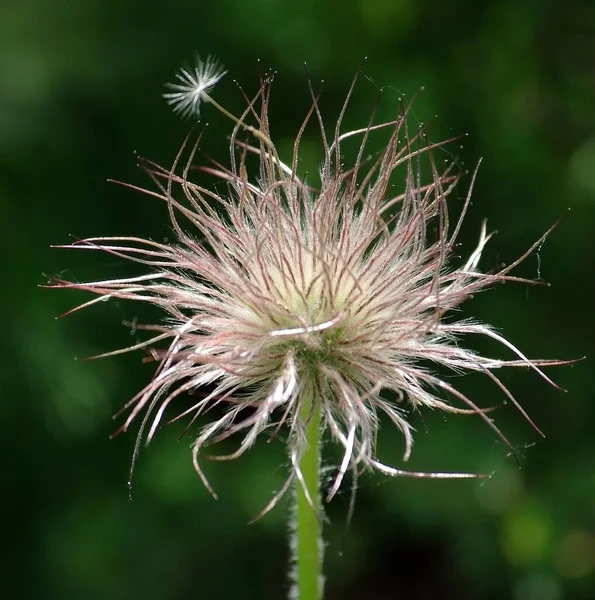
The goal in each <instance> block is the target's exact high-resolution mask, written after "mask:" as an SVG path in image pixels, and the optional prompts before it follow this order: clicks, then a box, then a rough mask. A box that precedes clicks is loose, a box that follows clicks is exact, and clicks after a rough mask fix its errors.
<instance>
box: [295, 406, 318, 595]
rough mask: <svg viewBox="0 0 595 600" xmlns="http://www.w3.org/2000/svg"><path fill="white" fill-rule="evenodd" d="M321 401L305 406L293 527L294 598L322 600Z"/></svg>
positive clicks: (303, 409)
mask: <svg viewBox="0 0 595 600" xmlns="http://www.w3.org/2000/svg"><path fill="white" fill-rule="evenodd" d="M320 416H321V410H320V402H318V401H317V400H316V398H315V396H312V397H311V400H309V401H306V402H304V403H303V406H302V410H301V413H300V418H302V419H303V420H304V421H305V422H306V423H307V425H306V441H307V447H306V451H305V452H304V455H303V457H302V459H301V462H300V469H301V472H302V475H303V478H304V479H303V483H304V485H302V483H300V482H296V484H295V510H294V523H293V528H292V530H293V531H292V535H293V540H292V551H293V557H292V558H293V569H294V587H293V590H292V596H291V597H292V599H296V600H320V599H321V598H322V586H323V581H324V579H323V576H322V555H323V550H324V545H323V542H322V511H321V503H320V489H319V486H320V437H321V428H320Z"/></svg>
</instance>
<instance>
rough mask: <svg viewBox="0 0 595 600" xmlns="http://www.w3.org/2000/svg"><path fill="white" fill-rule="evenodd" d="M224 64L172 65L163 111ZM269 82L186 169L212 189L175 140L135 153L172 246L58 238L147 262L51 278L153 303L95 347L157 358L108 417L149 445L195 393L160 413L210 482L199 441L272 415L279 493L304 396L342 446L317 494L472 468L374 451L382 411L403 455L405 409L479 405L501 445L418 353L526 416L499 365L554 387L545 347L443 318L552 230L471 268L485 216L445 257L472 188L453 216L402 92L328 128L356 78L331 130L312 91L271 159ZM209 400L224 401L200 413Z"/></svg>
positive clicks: (300, 444) (185, 103)
mask: <svg viewBox="0 0 595 600" xmlns="http://www.w3.org/2000/svg"><path fill="white" fill-rule="evenodd" d="M223 73H224V72H223V71H221V68H220V67H219V66H218V64H217V62H216V61H215V60H213V59H209V60H207V62H206V63H204V64H199V65H198V66H197V67H196V69H195V70H194V72H193V73H191V72H190V71H187V70H182V71H181V72H180V73H179V74H178V76H177V77H178V79H179V80H180V81H181V82H182V85H180V84H170V87H171V88H172V89H175V90H176V92H175V93H172V94H168V95H167V96H166V97H167V98H168V101H169V102H170V103H171V104H172V105H174V110H177V111H178V112H183V113H189V112H197V111H198V107H199V104H200V100H201V98H202V97H203V95H204V91H205V90H207V89H209V88H210V87H212V86H213V85H214V84H215V83H216V82H217V81H218V80H219V79H220V78H221V77H222V76H223ZM356 79H357V78H356ZM271 85H272V82H271V80H264V81H262V82H261V86H260V89H259V91H258V93H257V95H256V97H255V98H253V99H252V100H249V101H248V102H247V108H246V111H245V113H244V114H243V115H242V116H241V117H240V118H233V119H234V121H235V126H234V129H233V131H232V134H231V143H230V164H229V166H223V165H220V164H218V163H215V162H211V164H210V165H209V166H203V167H200V170H201V171H202V172H203V173H207V174H210V175H212V176H214V177H216V178H218V179H219V180H221V181H222V182H224V183H225V184H227V186H226V187H227V191H226V192H225V193H223V192H221V186H219V187H218V191H214V189H210V188H208V187H204V186H203V185H202V184H201V183H197V182H195V181H192V180H191V177H190V167H191V165H192V164H193V161H194V155H195V150H196V147H195V148H194V149H191V150H187V149H186V146H187V144H186V145H185V147H183V148H182V150H181V151H180V154H179V155H178V157H177V159H176V161H175V163H174V165H173V166H172V168H171V169H164V168H161V167H159V166H157V165H155V164H152V163H147V164H146V165H145V168H146V170H147V172H148V174H149V175H150V176H151V178H152V179H153V181H154V183H155V185H156V191H147V193H148V194H149V195H151V196H154V197H156V198H158V199H160V200H162V201H163V202H164V204H165V206H166V208H167V210H168V214H169V218H170V220H171V226H172V228H173V231H174V232H175V237H176V241H175V243H166V242H155V241H152V240H148V239H141V238H136V237H126V236H125V237H97V238H89V239H86V240H83V241H77V242H75V243H74V244H72V245H70V247H72V248H77V249H80V250H101V251H104V252H107V253H109V254H111V255H113V256H117V257H120V258H124V259H127V260H130V261H132V262H135V263H138V264H141V265H143V266H145V267H146V273H145V274H142V275H137V276H131V277H127V278H118V279H109V280H105V281H94V282H89V283H72V282H65V281H57V282H56V283H55V285H56V286H58V287H68V288H75V289H79V290H86V291H88V292H93V293H94V294H96V295H97V296H98V297H97V298H95V299H93V300H91V301H89V302H87V303H85V304H83V305H82V307H86V306H89V305H91V304H94V303H95V302H98V301H100V300H103V299H106V298H118V299H123V300H135V301H141V302H146V303H150V304H153V305H155V306H157V307H159V308H160V309H161V310H162V311H163V312H164V313H165V315H166V316H167V318H165V319H164V320H162V322H161V323H160V324H157V325H151V326H146V325H145V326H144V327H143V329H145V330H147V331H152V332H153V334H154V335H153V336H152V337H150V338H149V339H147V340H144V341H141V342H139V343H137V344H135V345H133V346H131V347H129V348H125V349H123V350H117V351H114V352H108V353H107V354H105V355H103V356H110V355H114V354H119V353H121V352H128V351H132V350H140V349H149V351H150V354H151V356H152V357H153V358H154V359H155V360H156V361H157V363H158V365H157V368H156V371H155V375H154V376H153V378H152V380H151V381H150V382H149V383H148V384H147V385H146V386H145V387H144V388H143V389H142V390H141V391H140V392H139V393H138V394H137V395H136V396H135V397H134V398H133V399H132V400H130V401H129V402H128V403H127V404H126V406H125V410H129V411H130V412H129V415H128V417H127V418H126V420H125V422H124V424H123V426H122V430H127V429H128V428H129V427H130V425H131V423H132V422H133V420H135V418H136V417H138V416H139V415H141V414H143V418H142V425H141V428H140V433H139V438H138V439H139V442H140V440H144V439H146V440H147V441H150V440H151V439H152V438H153V436H154V435H155V432H156V431H157V429H158V427H159V426H160V424H161V423H162V422H163V420H164V416H165V413H166V410H167V409H168V408H170V407H172V408H173V407H174V405H175V403H176V401H177V400H179V399H180V397H181V396H182V395H186V394H188V393H189V392H193V396H192V398H194V399H195V401H194V403H193V405H192V406H191V407H190V408H187V409H185V410H182V411H179V412H178V413H177V414H176V415H175V416H174V417H173V418H171V417H169V421H176V420H178V419H180V418H182V417H190V425H189V427H190V426H192V425H193V424H194V423H195V422H196V421H199V420H200V421H202V422H203V424H202V428H201V429H200V431H199V433H198V434H197V437H196V439H195V441H194V442H193V445H192V454H193V460H194V466H195V468H196V470H197V472H198V473H199V475H200V476H201V478H202V480H203V482H204V483H205V485H206V486H207V487H208V488H209V489H211V488H210V486H209V483H208V482H207V480H206V478H205V476H204V474H203V471H202V469H201V466H200V457H201V452H202V451H203V449H204V448H205V446H206V445H208V444H214V443H216V442H219V441H221V440H224V439H227V438H230V437H232V436H234V437H236V436H239V437H240V442H239V446H238V448H237V450H236V451H235V452H233V453H232V454H231V455H226V456H218V457H215V458H218V459H219V460H228V459H233V458H237V457H239V456H240V455H242V454H243V453H244V452H246V450H248V449H249V448H250V447H251V446H252V445H253V444H254V442H255V440H256V439H257V437H258V436H259V435H260V434H261V433H263V432H265V431H268V432H270V434H271V435H273V436H275V435H276V434H277V432H279V431H280V430H281V429H282V430H283V432H284V433H283V436H284V438H285V439H286V444H287V452H288V456H289V459H290V463H291V469H290V474H289V477H288V480H287V484H286V485H285V486H284V488H283V490H282V491H281V493H282V492H283V491H284V490H286V489H287V487H288V485H289V483H290V482H291V481H292V480H293V479H294V478H296V477H297V479H298V480H301V477H300V471H299V464H300V458H301V456H302V454H303V452H304V449H305V444H306V441H305V440H306V436H305V428H306V425H307V420H308V419H307V417H304V414H307V411H304V410H302V409H303V407H304V406H305V404H304V403H305V402H306V401H308V402H311V401H312V398H313V399H314V401H315V402H316V403H318V405H319V406H320V408H321V411H322V423H323V427H324V430H325V432H326V436H328V438H330V439H332V440H334V441H335V442H336V443H338V444H339V445H340V446H341V447H342V449H343V459H342V461H341V463H340V464H339V465H338V467H337V469H336V474H335V478H334V480H333V482H332V485H331V486H330V490H329V497H332V496H333V495H334V493H336V491H337V490H338V488H339V486H340V484H341V481H342V479H343V477H344V475H345V473H346V472H347V471H348V470H350V469H351V470H352V471H353V473H354V475H356V474H358V473H360V472H361V470H362V469H373V470H378V471H381V472H382V473H384V474H388V475H410V476H415V477H470V476H473V475H470V474H466V473H459V474H457V473H419V472H411V471H405V470H403V469H400V468H397V467H394V466H390V465H387V464H384V463H383V462H381V461H380V460H378V458H377V456H376V438H377V433H378V430H379V423H380V419H381V415H385V417H387V418H388V420H390V421H391V422H392V424H393V425H394V426H395V427H396V428H397V429H398V430H399V432H400V433H401V434H402V436H403V438H404V453H403V459H404V460H407V459H408V458H409V455H410V453H411V449H412V443H413V436H412V426H411V424H410V418H409V417H410V413H411V412H413V411H421V410H423V409H424V408H432V409H440V410H443V411H446V412H449V413H458V414H469V413H472V414H476V415H478V416H479V417H480V418H481V419H483V420H484V421H485V423H486V424H487V425H488V426H489V427H490V428H491V429H492V430H493V432H494V433H495V434H496V435H497V436H498V437H499V438H501V439H502V440H503V441H504V442H506V443H508V442H507V440H506V438H505V437H504V435H503V434H502V433H501V432H500V430H499V429H498V428H497V427H496V425H495V424H494V423H493V421H492V419H491V418H490V417H489V416H488V415H487V412H488V409H486V408H480V407H479V406H478V405H477V404H476V403H475V402H474V401H473V400H472V399H471V398H469V397H467V396H466V395H464V394H463V393H462V392H460V391H459V390H458V389H457V388H456V386H455V384H454V383H452V380H451V379H448V380H446V379H444V378H442V377H441V376H440V375H439V374H438V371H435V370H433V369H431V368H430V365H435V366H437V367H441V368H442V370H444V368H445V369H446V370H450V371H451V372H453V373H455V374H462V373H465V372H479V373H483V374H485V375H486V377H488V378H489V379H490V380H491V381H492V382H493V383H494V385H496V386H497V387H498V388H499V389H500V390H501V392H502V393H503V395H504V398H505V399H506V400H508V401H510V402H511V403H512V404H513V405H514V406H516V408H517V409H518V410H519V411H520V412H521V413H522V414H523V415H524V416H525V417H527V415H526V413H525V411H524V410H523V409H522V408H521V406H520V404H519V403H518V402H517V400H516V399H515V398H514V396H513V395H512V393H511V392H510V391H509V389H508V388H507V387H506V386H505V384H504V383H502V381H501V380H500V379H499V377H498V375H497V372H498V371H499V370H500V369H502V368H503V367H527V368H529V369H532V370H533V371H535V372H537V373H538V374H539V375H540V376H541V377H542V378H543V379H545V380H546V381H548V382H549V383H552V382H551V380H550V379H549V378H548V377H547V376H546V375H545V374H544V373H543V372H542V371H541V369H540V366H544V365H552V364H560V361H544V360H530V359H529V358H527V357H526V356H525V355H524V354H523V353H522V352H521V351H520V350H518V349H517V348H516V347H515V346H514V345H513V344H512V343H510V342H508V341H507V340H506V339H505V338H504V337H502V336H501V335H500V334H499V333H497V332H496V331H495V330H494V329H492V328H491V327H490V326H489V325H486V324H483V323H479V322H477V321H474V320H469V319H467V320H456V319H455V318H454V316H455V313H454V312H453V311H454V310H455V309H456V308H457V307H458V306H459V305H460V304H461V303H462V302H464V301H465V300H466V299H467V298H469V297H470V296H471V295H472V294H474V293H476V292H479V291H481V290H484V289H485V288H488V287H490V286H492V285H494V284H496V283H500V282H504V281H511V280H512V281H522V282H525V283H536V282H533V281H530V280H525V279H522V278H519V277H515V276H513V275H511V274H510V272H511V271H512V270H513V269H514V268H515V267H516V266H517V265H518V264H519V263H520V262H521V261H522V260H523V259H524V258H525V257H526V256H528V254H529V253H530V252H531V251H533V250H534V249H535V248H536V247H537V246H538V245H539V244H540V243H542V242H543V240H544V239H545V237H546V236H547V234H548V233H549V231H548V232H547V233H546V234H545V235H544V236H542V238H540V239H539V240H537V241H536V242H535V244H534V245H533V246H532V247H531V248H529V250H528V251H527V252H526V253H525V254H524V255H523V256H521V257H520V258H519V259H518V260H516V261H514V262H513V263H512V264H510V265H508V266H506V267H503V268H501V269H500V270H499V271H496V272H491V273H482V272H480V271H479V262H480V258H481V253H482V250H483V248H484V246H485V245H486V243H487V242H488V240H489V238H490V234H488V233H487V231H486V226H485V224H484V225H483V227H482V229H481V231H480V235H479V241H478V243H477V246H476V248H475V249H474V250H473V251H472V252H471V253H470V254H469V257H468V258H467V259H466V260H460V259H459V258H458V255H459V254H460V249H459V248H458V243H457V238H458V234H459V232H460V230H461V227H462V223H463V219H464V217H465V213H466V212H467V210H468V208H469V205H470V197H471V191H469V193H468V194H467V196H466V199H465V201H464V203H463V207H462V211H461V213H460V214H459V216H458V217H457V218H456V219H454V220H453V219H452V218H451V215H450V214H449V210H448V206H447V199H448V197H449V195H450V194H451V193H452V191H453V190H454V189H455V186H456V185H457V183H458V182H459V179H460V177H461V176H462V172H461V170H460V169H459V166H458V165H457V162H456V160H453V161H451V162H450V163H448V164H446V166H445V165H444V163H441V164H440V165H439V164H438V163H437V161H435V159H434V156H435V154H436V152H437V151H438V150H439V149H441V148H443V147H444V146H445V145H447V144H448V143H449V142H451V141H452V140H446V141H444V142H431V141H430V140H429V139H428V132H427V128H425V127H422V128H416V132H415V133H414V134H410V133H409V128H408V115H409V106H408V105H401V106H399V108H398V111H397V112H396V114H395V118H394V119H393V120H391V121H390V122H386V123H379V124H374V115H373V116H372V118H371V120H370V122H369V123H368V124H367V125H366V126H363V127H362V128H360V129H356V130H352V131H343V126H342V123H343V116H344V114H345V111H346V110H347V107H348V104H349V100H350V96H351V93H352V91H353V86H354V85H355V80H354V82H353V85H352V87H351V90H350V91H349V94H348V96H347V99H346V101H345V105H344V106H343V109H342V111H341V114H340V117H339V119H338V122H337V123H336V125H335V126H334V127H333V131H334V133H333V134H332V135H331V136H330V137H329V136H327V134H326V133H325V127H324V123H323V119H322V115H321V111H320V109H319V105H318V102H317V96H316V95H315V94H314V93H312V105H311V107H310V110H309V111H308V114H307V115H306V118H305V120H304V123H303V125H302V127H301V128H300V130H299V132H298V133H297V136H296V139H295V142H294V152H293V156H292V157H291V159H290V161H289V162H287V163H285V162H283V160H282V158H281V157H280V156H279V153H278V151H277V148H276V147H275V145H274V143H273V142H272V141H271V140H272V135H271V131H270V128H269V121H268V110H269V102H270V97H271ZM216 106H217V105H216ZM223 110H224V109H223ZM224 114H227V115H228V116H229V113H227V112H226V111H224ZM312 117H313V118H314V119H315V120H316V121H317V122H318V125H319V128H320V135H321V140H322V147H323V148H324V161H323V164H322V167H321V173H320V183H319V185H317V186H316V187H311V186H310V185H308V184H307V183H306V182H305V181H304V180H303V179H301V178H300V175H299V173H298V164H299V159H300V143H301V140H302V136H303V134H304V130H305V128H306V126H307V124H308V122H309V121H310V120H311V118H312ZM248 119H251V121H252V124H248V123H247V120H248ZM240 134H246V135H247V136H248V141H244V139H240ZM383 134H384V135H385V136H386V137H387V138H388V139H387V140H386V141H385V142H384V146H383V148H382V150H381V151H380V152H376V153H374V152H375V151H374V150H373V148H372V142H371V138H373V137H374V138H375V137H376V136H382V135H383ZM350 138H353V140H355V141H359V149H357V152H356V156H355V158H354V160H353V162H352V164H350V165H348V166H344V165H343V162H342V161H343V158H342V150H343V146H344V144H345V142H346V140H348V139H350ZM185 152H187V154H188V157H187V159H186V161H185V163H184V164H183V166H181V167H180V165H181V164H182V162H181V161H182V156H184V153H185ZM252 157H256V159H257V161H258V162H259V170H258V177H257V178H252V177H250V176H249V175H248V173H249V171H250V164H249V162H250V160H252ZM476 173H477V171H476V172H475V173H473V176H472V178H471V187H473V182H474V181H475V176H476ZM393 184H398V188H394V187H393ZM394 189H397V191H394ZM180 196H181V197H180ZM82 307H79V308H82ZM75 310H76V309H75ZM475 334H476V335H481V336H485V337H488V338H491V339H493V340H496V341H497V342H499V343H500V344H502V345H503V346H504V348H505V350H506V351H507V352H509V353H510V354H511V355H512V358H511V359H510V360H503V359H499V358H489V357H485V356H481V355H479V354H477V353H476V352H474V351H473V350H471V349H469V348H467V347H466V346H465V345H464V340H465V338H467V337H468V336H470V335H475ZM214 406H218V407H220V408H221V407H223V409H224V410H223V413H222V414H220V413H219V414H217V416H215V417H211V419H212V420H211V421H209V416H210V415H211V414H212V413H211V412H210V410H209V409H211V408H212V407H214ZM214 412H216V411H214ZM527 419H528V417H527ZM211 458H213V457H211ZM278 497H279V495H278V496H276V497H275V499H274V501H273V502H272V503H271V505H270V506H272V505H273V504H274V502H275V501H276V500H277V499H278Z"/></svg>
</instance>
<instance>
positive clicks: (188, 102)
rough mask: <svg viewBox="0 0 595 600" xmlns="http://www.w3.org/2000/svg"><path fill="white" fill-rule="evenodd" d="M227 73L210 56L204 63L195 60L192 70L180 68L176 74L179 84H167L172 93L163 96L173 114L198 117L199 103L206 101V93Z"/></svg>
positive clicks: (198, 59)
mask: <svg viewBox="0 0 595 600" xmlns="http://www.w3.org/2000/svg"><path fill="white" fill-rule="evenodd" d="M226 73H227V71H226V70H225V69H224V68H223V67H222V66H221V63H220V62H219V61H218V60H217V59H216V58H213V57H212V56H208V57H207V60H206V61H204V62H203V61H201V60H200V58H199V57H197V60H196V66H195V67H194V69H187V68H181V69H180V70H179V71H178V72H177V73H176V79H177V80H178V81H179V82H180V83H167V84H166V87H167V88H169V89H170V90H173V91H172V92H168V93H166V94H163V97H164V98H165V99H166V101H167V103H168V104H171V106H172V109H173V111H174V112H177V113H180V115H181V116H182V117H189V116H191V115H193V114H194V115H196V116H197V117H198V116H200V103H201V102H202V101H203V100H205V99H207V98H208V96H207V95H206V93H207V92H208V91H209V90H210V89H211V88H212V87H214V86H215V85H216V84H217V83H218V82H219V81H220V80H221V78H222V77H223V76H224V75H225V74H226Z"/></svg>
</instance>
